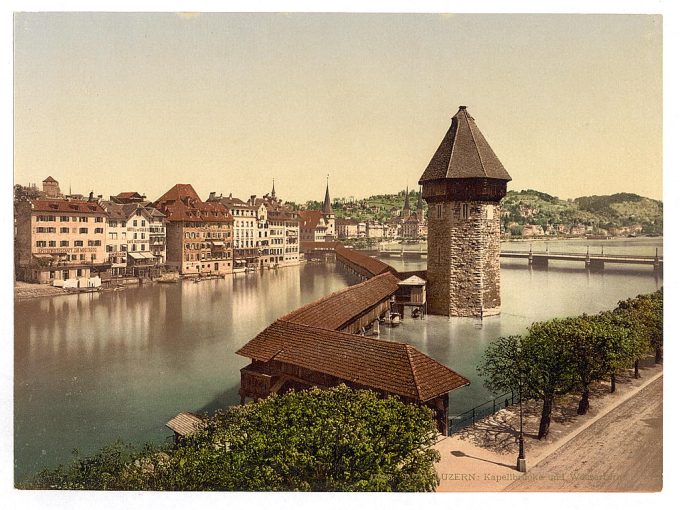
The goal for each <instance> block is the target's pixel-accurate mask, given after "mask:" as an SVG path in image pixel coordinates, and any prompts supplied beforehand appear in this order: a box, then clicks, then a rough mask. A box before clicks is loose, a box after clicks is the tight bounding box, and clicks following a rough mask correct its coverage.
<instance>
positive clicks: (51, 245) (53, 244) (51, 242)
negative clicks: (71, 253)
mask: <svg viewBox="0 0 680 510" xmlns="http://www.w3.org/2000/svg"><path fill="white" fill-rule="evenodd" d="M47 246H49V247H50V248H56V247H57V241H49V242H48V243H47Z"/></svg>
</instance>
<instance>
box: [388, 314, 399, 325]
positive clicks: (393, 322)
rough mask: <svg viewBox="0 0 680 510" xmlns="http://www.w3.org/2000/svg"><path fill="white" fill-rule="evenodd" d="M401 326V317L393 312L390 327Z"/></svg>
mask: <svg viewBox="0 0 680 510" xmlns="http://www.w3.org/2000/svg"><path fill="white" fill-rule="evenodd" d="M399 324H401V315H399V314H398V313H397V312H392V313H391V314H390V325H392V326H398V325H399Z"/></svg>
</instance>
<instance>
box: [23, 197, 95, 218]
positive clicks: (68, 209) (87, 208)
mask: <svg viewBox="0 0 680 510" xmlns="http://www.w3.org/2000/svg"><path fill="white" fill-rule="evenodd" d="M31 205H32V206H33V207H32V208H33V211H35V212H51V213H62V212H65V213H87V214H105V213H106V211H104V208H103V207H102V206H101V205H100V204H99V203H98V202H88V201H87V200H60V199H56V200H32V201H31Z"/></svg>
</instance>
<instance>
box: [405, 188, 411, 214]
mask: <svg viewBox="0 0 680 510" xmlns="http://www.w3.org/2000/svg"><path fill="white" fill-rule="evenodd" d="M404 210H405V211H410V210H411V206H410V205H409V203H408V186H406V195H404Z"/></svg>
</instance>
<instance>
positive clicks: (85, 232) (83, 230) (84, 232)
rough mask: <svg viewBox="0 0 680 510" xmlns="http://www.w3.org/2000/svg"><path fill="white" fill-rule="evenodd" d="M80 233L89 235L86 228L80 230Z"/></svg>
mask: <svg viewBox="0 0 680 510" xmlns="http://www.w3.org/2000/svg"><path fill="white" fill-rule="evenodd" d="M79 233H81V234H87V228H85V227H82V228H80V229H79Z"/></svg>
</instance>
